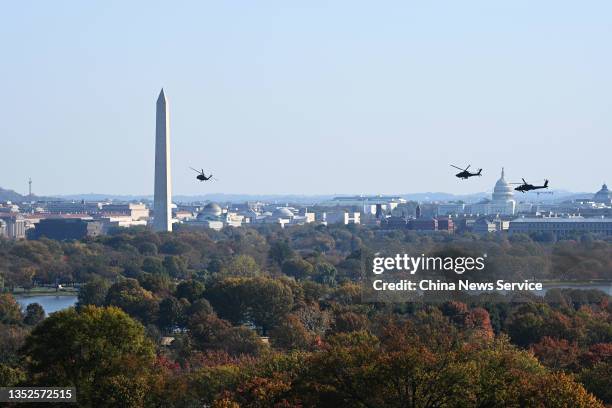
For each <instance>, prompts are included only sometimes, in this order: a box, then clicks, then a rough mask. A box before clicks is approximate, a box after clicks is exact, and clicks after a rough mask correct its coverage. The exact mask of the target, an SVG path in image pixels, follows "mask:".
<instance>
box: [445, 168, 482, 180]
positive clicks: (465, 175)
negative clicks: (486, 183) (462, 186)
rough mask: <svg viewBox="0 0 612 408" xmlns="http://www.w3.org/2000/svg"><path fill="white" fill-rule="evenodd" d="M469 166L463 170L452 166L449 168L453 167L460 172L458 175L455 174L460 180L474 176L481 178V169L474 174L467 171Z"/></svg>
mask: <svg viewBox="0 0 612 408" xmlns="http://www.w3.org/2000/svg"><path fill="white" fill-rule="evenodd" d="M470 166H471V164H470V165H468V166H467V167H466V168H465V169H462V168H461V167H457V166H455V165H454V164H451V167H454V168H456V169H459V170H461V171H460V172H459V173H457V174H455V177H459V178H460V179H464V180H467V179H468V178H470V177H474V176H482V169H478V171H477V172H476V173H470V172H469V171H468V169H469V168H470Z"/></svg>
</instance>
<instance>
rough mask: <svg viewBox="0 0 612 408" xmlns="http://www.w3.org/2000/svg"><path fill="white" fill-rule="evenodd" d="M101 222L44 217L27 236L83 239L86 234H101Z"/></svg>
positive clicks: (34, 237)
mask: <svg viewBox="0 0 612 408" xmlns="http://www.w3.org/2000/svg"><path fill="white" fill-rule="evenodd" d="M102 231H103V229H102V223H101V222H99V221H90V220H84V219H81V218H46V219H42V220H40V221H39V222H38V223H37V224H36V226H35V227H34V229H32V230H30V233H29V237H30V238H32V239H39V238H42V237H46V238H49V239H56V240H60V241H62V240H72V239H83V238H85V237H87V236H97V235H100V234H102Z"/></svg>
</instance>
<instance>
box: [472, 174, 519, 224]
mask: <svg viewBox="0 0 612 408" xmlns="http://www.w3.org/2000/svg"><path fill="white" fill-rule="evenodd" d="M515 212H516V201H515V200H514V190H513V188H512V186H511V185H510V184H508V182H507V181H506V178H505V171H504V168H503V167H502V171H501V177H500V178H499V180H497V182H496V183H495V187H493V194H492V196H491V200H490V201H488V200H483V201H481V202H479V203H476V204H473V205H472V213H474V214H482V215H489V214H498V215H514V213H515Z"/></svg>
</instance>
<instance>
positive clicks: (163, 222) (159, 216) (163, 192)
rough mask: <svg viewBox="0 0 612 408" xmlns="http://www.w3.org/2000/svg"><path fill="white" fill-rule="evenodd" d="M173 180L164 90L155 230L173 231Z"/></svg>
mask: <svg viewBox="0 0 612 408" xmlns="http://www.w3.org/2000/svg"><path fill="white" fill-rule="evenodd" d="M171 202H172V180H171V178H170V112H169V110H168V101H167V100H166V95H165V94H164V90H163V88H162V90H161V92H160V93H159V97H158V98H157V117H156V121H155V191H154V196H153V217H154V218H153V230H155V231H172V209H171V208H170V204H171Z"/></svg>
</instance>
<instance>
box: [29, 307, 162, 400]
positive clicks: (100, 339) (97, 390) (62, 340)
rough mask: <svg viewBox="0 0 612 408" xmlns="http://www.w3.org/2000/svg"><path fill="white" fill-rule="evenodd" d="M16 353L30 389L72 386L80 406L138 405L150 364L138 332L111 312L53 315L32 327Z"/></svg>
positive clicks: (137, 325) (121, 314) (137, 327)
mask: <svg viewBox="0 0 612 408" xmlns="http://www.w3.org/2000/svg"><path fill="white" fill-rule="evenodd" d="M22 353H23V356H24V357H25V359H26V362H27V373H28V377H29V383H30V384H32V385H44V386H63V387H66V386H73V387H76V389H77V399H78V401H79V405H80V406H85V407H87V406H91V407H112V406H117V405H116V404H118V403H121V404H122V406H132V407H138V406H142V403H143V399H144V395H145V393H146V386H147V384H146V378H147V375H148V373H149V370H150V368H151V365H152V363H153V361H154V348H153V345H152V343H151V342H150V341H149V340H148V339H147V338H146V337H145V334H144V327H143V326H142V325H141V324H140V323H138V322H136V321H134V320H133V319H132V318H130V317H129V316H128V315H127V314H126V313H124V312H123V311H121V310H120V309H118V308H116V307H108V308H99V307H96V306H85V307H83V308H82V309H81V311H79V312H77V311H76V310H75V309H66V310H62V311H60V312H56V313H54V314H52V315H51V316H50V317H49V318H47V319H45V320H44V321H43V322H42V323H41V324H40V325H38V326H36V328H35V329H34V330H33V331H32V333H31V334H30V336H29V337H28V338H27V339H26V343H25V345H24V347H23V350H22ZM128 396H129V398H127V397H128ZM124 398H127V399H125V400H124Z"/></svg>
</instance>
